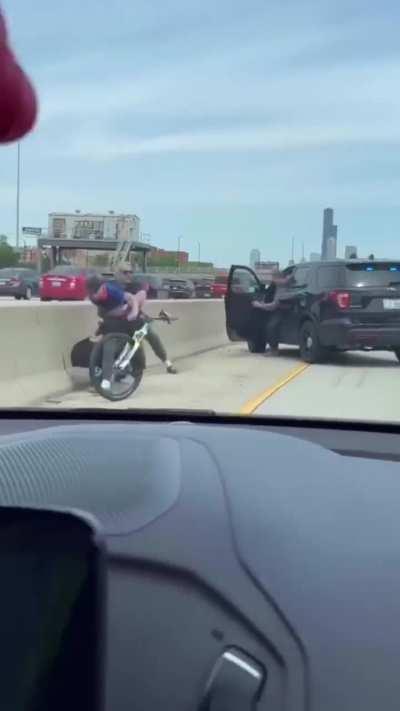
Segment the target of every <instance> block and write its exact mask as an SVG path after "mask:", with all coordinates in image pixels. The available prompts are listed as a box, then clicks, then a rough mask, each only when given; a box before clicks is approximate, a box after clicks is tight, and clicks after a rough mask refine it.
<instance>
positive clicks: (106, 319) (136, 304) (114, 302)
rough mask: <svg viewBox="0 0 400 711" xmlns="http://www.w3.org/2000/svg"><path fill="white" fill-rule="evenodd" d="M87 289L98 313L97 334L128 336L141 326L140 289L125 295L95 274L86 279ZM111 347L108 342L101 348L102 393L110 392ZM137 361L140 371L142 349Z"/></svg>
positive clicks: (142, 294) (142, 298)
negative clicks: (98, 325) (135, 292)
mask: <svg viewBox="0 0 400 711" xmlns="http://www.w3.org/2000/svg"><path fill="white" fill-rule="evenodd" d="M86 287H87V291H88V296H89V299H90V301H91V302H92V303H93V304H95V306H97V313H98V315H99V316H100V318H101V319H102V323H101V325H100V328H99V329H98V331H97V333H98V334H102V335H105V334H107V333H127V334H128V335H129V336H131V335H132V334H133V333H134V332H135V331H136V330H137V329H138V328H140V327H141V325H142V319H141V311H142V307H143V305H144V303H145V301H146V296H147V293H146V290H145V289H142V290H140V291H138V292H137V294H128V293H127V292H126V291H124V289H123V287H122V286H121V285H120V284H118V282H115V281H103V280H102V279H101V278H100V277H99V276H97V275H94V276H91V277H89V278H88V279H87V280H86ZM113 348H114V346H113V344H112V343H111V344H110V343H108V344H107V347H104V349H103V363H102V371H103V380H102V383H101V387H102V389H103V390H110V389H111V373H112V367H113V362H114V358H115V352H114V350H113ZM136 362H137V364H138V366H139V367H140V369H143V368H144V365H145V364H144V355H143V351H142V350H141V349H139V350H138V352H137V354H136Z"/></svg>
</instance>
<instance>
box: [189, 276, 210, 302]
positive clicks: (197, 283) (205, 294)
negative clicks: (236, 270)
mask: <svg viewBox="0 0 400 711" xmlns="http://www.w3.org/2000/svg"><path fill="white" fill-rule="evenodd" d="M193 283H194V293H195V297H196V299H211V298H212V295H213V294H212V285H213V283H214V280H213V279H194V280H193Z"/></svg>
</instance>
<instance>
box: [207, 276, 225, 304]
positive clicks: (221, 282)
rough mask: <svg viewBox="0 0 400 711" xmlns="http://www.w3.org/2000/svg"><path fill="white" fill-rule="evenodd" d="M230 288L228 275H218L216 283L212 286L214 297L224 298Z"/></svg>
mask: <svg viewBox="0 0 400 711" xmlns="http://www.w3.org/2000/svg"><path fill="white" fill-rule="evenodd" d="M227 289H228V276H227V275H221V276H216V277H215V279H214V283H213V285H212V287H211V293H212V296H213V298H214V299H222V298H223V297H224V296H226V292H227Z"/></svg>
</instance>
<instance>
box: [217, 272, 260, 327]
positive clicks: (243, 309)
mask: <svg viewBox="0 0 400 711" xmlns="http://www.w3.org/2000/svg"><path fill="white" fill-rule="evenodd" d="M264 291H265V286H264V285H263V284H262V282H261V281H260V280H259V279H258V277H257V275H256V274H255V273H254V272H253V270H252V269H249V267H244V266H238V265H236V264H234V265H233V266H232V267H231V268H230V272H229V277H228V288H227V293H226V296H225V313H226V332H227V334H228V338H229V339H230V340H231V341H254V340H257V337H258V335H259V332H260V328H262V324H263V322H264V321H265V317H264V314H263V313H262V312H261V313H260V310H259V309H255V308H254V307H253V306H252V302H253V301H255V300H257V299H258V298H259V299H261V300H264V296H263V295H264Z"/></svg>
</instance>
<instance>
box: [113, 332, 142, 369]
mask: <svg viewBox="0 0 400 711" xmlns="http://www.w3.org/2000/svg"><path fill="white" fill-rule="evenodd" d="M148 330H149V324H148V323H147V322H146V323H144V324H143V326H142V328H139V329H138V330H137V331H135V333H134V334H133V336H131V338H130V340H129V342H128V343H126V344H125V346H124V348H123V349H122V351H121V353H120V354H119V356H118V358H117V359H116V361H115V363H114V367H115V368H118V369H119V370H125V368H127V367H128V365H129V363H130V361H131V360H132V358H133V356H134V355H135V353H136V352H137V350H138V348H140V345H141V343H142V341H143V339H144V338H146V336H147V333H148Z"/></svg>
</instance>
